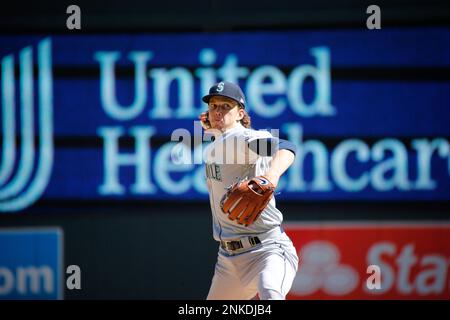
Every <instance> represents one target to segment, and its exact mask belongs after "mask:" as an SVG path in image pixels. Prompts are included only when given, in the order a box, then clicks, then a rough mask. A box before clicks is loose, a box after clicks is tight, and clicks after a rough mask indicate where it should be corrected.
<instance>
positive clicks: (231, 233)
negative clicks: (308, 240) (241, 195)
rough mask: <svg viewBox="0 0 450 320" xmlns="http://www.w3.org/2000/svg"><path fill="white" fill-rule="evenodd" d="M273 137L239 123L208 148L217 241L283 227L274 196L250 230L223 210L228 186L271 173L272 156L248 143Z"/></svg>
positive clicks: (208, 165)
mask: <svg viewBox="0 0 450 320" xmlns="http://www.w3.org/2000/svg"><path fill="white" fill-rule="evenodd" d="M272 137H273V136H272V134H271V133H270V132H268V131H264V130H253V129H247V128H245V127H243V126H242V125H240V124H239V125H237V126H236V127H234V128H232V129H229V130H227V131H226V132H225V133H223V134H222V135H220V136H218V137H217V138H216V140H214V142H212V143H211V144H209V145H208V147H207V149H206V154H205V162H206V180H207V184H208V191H209V200H210V204H211V211H212V217H213V236H214V239H215V240H217V241H221V240H232V239H236V238H240V237H243V236H250V235H255V234H261V233H265V232H267V231H269V230H271V229H273V228H274V227H276V226H280V225H281V223H282V221H283V215H282V214H281V212H280V211H279V210H278V209H277V208H276V206H275V197H272V199H271V200H270V202H269V203H268V205H267V207H266V208H265V209H264V211H263V212H262V213H261V215H260V216H259V218H258V219H257V220H256V221H255V222H254V223H253V224H251V225H250V226H247V227H246V226H244V225H240V224H238V223H237V222H236V221H232V220H230V219H229V218H228V215H226V214H224V213H223V211H222V209H221V207H220V202H221V200H222V198H223V196H224V195H225V194H226V192H227V188H228V187H229V186H231V185H232V184H233V183H235V182H237V181H240V180H242V179H249V178H253V177H255V176H260V175H264V174H265V173H266V172H267V171H268V169H269V168H270V161H271V160H272V157H265V156H259V155H257V154H256V153H254V152H253V151H251V150H250V149H249V148H248V143H249V142H251V141H254V140H256V139H262V138H263V139H264V138H272Z"/></svg>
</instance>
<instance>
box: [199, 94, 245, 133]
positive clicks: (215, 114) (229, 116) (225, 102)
mask: <svg viewBox="0 0 450 320" xmlns="http://www.w3.org/2000/svg"><path fill="white" fill-rule="evenodd" d="M208 111H209V121H210V122H211V127H212V128H214V129H218V130H221V131H224V130H227V129H231V128H233V127H234V126H236V125H237V124H238V123H239V120H241V119H242V117H243V116H244V111H243V110H242V109H240V108H239V107H238V104H237V103H236V101H234V100H232V99H228V98H225V97H212V98H211V99H210V100H209V103H208Z"/></svg>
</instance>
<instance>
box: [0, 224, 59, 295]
mask: <svg viewBox="0 0 450 320" xmlns="http://www.w3.org/2000/svg"><path fill="white" fill-rule="evenodd" d="M0 252H1V254H0V300H22V299H23V300H41V299H43V300H55V299H62V298H63V278H62V277H63V273H62V272H63V269H62V268H63V232H62V230H60V229H58V228H30V229H24V228H20V229H0Z"/></svg>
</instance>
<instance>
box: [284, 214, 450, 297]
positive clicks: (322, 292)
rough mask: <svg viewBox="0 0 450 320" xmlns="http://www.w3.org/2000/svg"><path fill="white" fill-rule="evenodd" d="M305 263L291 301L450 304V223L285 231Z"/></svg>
mask: <svg viewBox="0 0 450 320" xmlns="http://www.w3.org/2000/svg"><path fill="white" fill-rule="evenodd" d="M285 230H286V233H287V234H288V235H289V237H290V238H291V239H292V241H293V243H294V245H295V247H296V248H297V251H298V253H299V258H300V264H299V270H298V272H297V275H296V277H295V279H294V282H293V285H292V288H291V291H290V293H289V295H288V296H287V298H288V299H441V300H442V299H446V300H448V299H450V289H449V287H450V278H449V263H450V223H447V222H435V223H434V222H420V223H398V222H389V223H385V222H383V223H380V222H376V223H357V222H345V223H342V222H320V223H311V222H307V223H299V224H292V223H291V224H289V223H287V224H286V226H285Z"/></svg>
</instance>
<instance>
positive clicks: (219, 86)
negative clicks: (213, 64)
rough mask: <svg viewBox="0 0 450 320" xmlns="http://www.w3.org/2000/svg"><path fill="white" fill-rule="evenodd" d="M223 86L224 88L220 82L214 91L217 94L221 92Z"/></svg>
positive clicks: (223, 84)
mask: <svg viewBox="0 0 450 320" xmlns="http://www.w3.org/2000/svg"><path fill="white" fill-rule="evenodd" d="M224 86H225V83H223V82H220V83H219V84H218V85H217V89H216V91H217V92H222V91H223V87H224Z"/></svg>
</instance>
